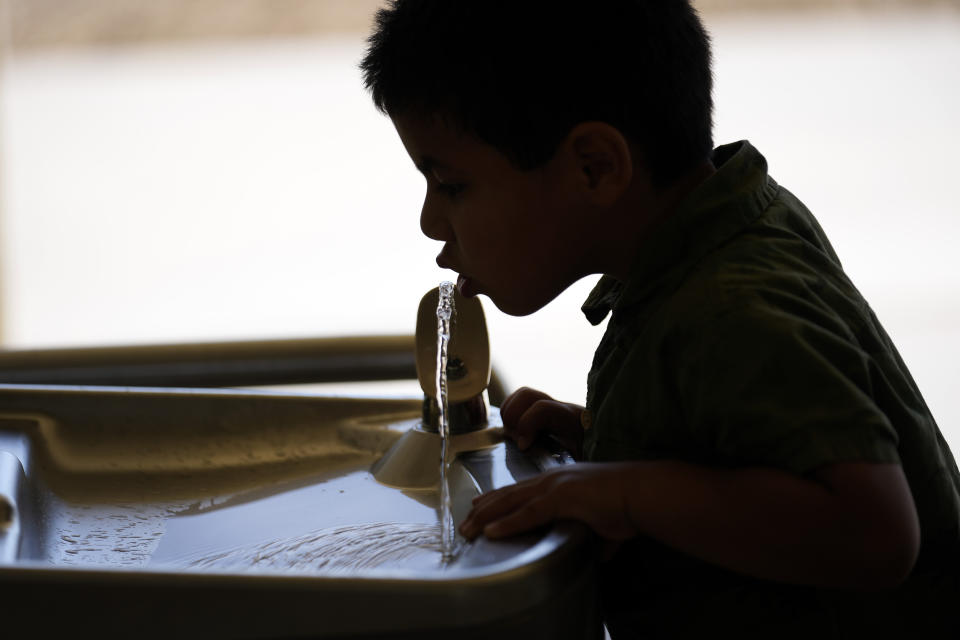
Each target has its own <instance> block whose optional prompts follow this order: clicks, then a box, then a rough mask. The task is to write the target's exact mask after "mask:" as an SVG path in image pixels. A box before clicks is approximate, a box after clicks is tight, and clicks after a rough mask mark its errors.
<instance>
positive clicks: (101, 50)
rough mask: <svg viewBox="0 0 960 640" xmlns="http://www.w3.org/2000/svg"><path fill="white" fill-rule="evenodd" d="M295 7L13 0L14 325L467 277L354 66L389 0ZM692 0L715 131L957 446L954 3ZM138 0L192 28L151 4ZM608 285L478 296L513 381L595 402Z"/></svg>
mask: <svg viewBox="0 0 960 640" xmlns="http://www.w3.org/2000/svg"><path fill="white" fill-rule="evenodd" d="M3 1H4V0H0V3H2V2H3ZM31 2H33V4H30V3H31ZM111 2H112V5H111ZM219 4H220V5H222V4H223V2H220V3H219ZM261 4H262V3H261ZM295 4H296V5H297V6H298V7H300V10H301V11H307V10H309V11H313V12H314V13H315V14H316V15H315V16H314V19H315V20H316V23H317V24H316V25H315V26H316V28H314V29H306V28H303V27H298V29H299V30H298V29H292V28H289V27H284V26H283V25H279V26H277V25H270V27H271V28H269V29H268V28H266V27H264V28H263V29H262V30H260V31H258V30H257V29H250V28H249V24H250V21H249V20H248V21H247V22H245V23H244V22H243V20H242V19H241V18H237V24H240V23H243V24H245V25H247V26H246V27H244V29H246V30H244V29H240V28H239V27H238V29H237V31H238V32H243V33H242V34H241V35H242V37H238V36H237V34H229V33H219V32H218V33H215V34H213V35H215V36H216V37H204V34H203V33H193V32H190V33H186V32H184V29H183V25H184V24H187V25H197V24H202V21H199V22H198V20H197V19H194V18H191V19H190V20H186V19H184V20H180V21H179V22H178V21H177V20H176V19H175V18H177V16H179V15H180V14H178V13H177V12H178V11H179V12H183V11H186V10H187V9H185V7H187V6H189V7H192V8H193V9H192V10H198V9H197V7H200V8H201V9H202V8H203V7H209V8H210V10H211V11H214V10H215V9H216V6H218V3H217V2H213V1H211V0H205V1H204V2H195V3H194V4H190V3H185V2H181V1H168V2H166V3H163V2H159V3H153V4H152V5H151V4H150V3H145V2H142V1H136V0H83V1H80V0H77V1H74V2H66V1H64V0H42V1H41V0H6V4H4V5H3V7H4V9H5V15H6V16H7V18H8V20H7V27H8V28H7V32H6V37H5V38H4V40H3V44H4V45H5V52H6V57H5V64H4V66H3V73H2V76H0V232H2V238H0V242H2V244H0V283H2V295H0V319H2V332H0V341H2V344H3V345H4V346H6V347H17V348H22V347H41V346H73V345H106V344H130V343H144V342H173V341H197V340H226V339H246V338H251V339H253V338H283V337H313V336H325V335H346V334H368V333H412V331H413V326H414V317H415V313H416V307H417V303H418V301H419V299H420V297H421V295H422V294H423V293H424V292H425V291H426V290H427V289H429V288H431V287H433V286H435V285H436V284H437V282H439V281H440V280H441V279H448V278H450V277H451V274H449V273H444V272H441V271H440V270H439V269H438V268H437V267H436V266H435V265H434V262H433V258H434V256H435V255H436V253H437V251H438V250H439V246H437V244H436V243H434V242H432V241H429V240H427V239H425V238H423V237H422V236H421V235H420V232H419V228H418V214H419V205H420V199H421V197H422V191H423V188H424V185H423V181H422V178H421V177H420V176H419V174H418V173H417V172H416V170H415V169H414V168H413V167H412V165H411V163H410V161H409V159H408V158H407V157H406V155H405V153H404V150H403V148H402V147H401V146H400V143H399V141H398V140H397V138H396V136H395V134H394V132H393V129H392V127H391V125H390V123H389V121H388V120H387V119H385V118H384V117H383V116H381V115H380V114H378V113H377V112H375V110H374V109H373V107H372V106H371V104H370V100H369V98H368V96H367V95H366V94H365V93H364V91H363V89H362V87H361V83H360V75H359V72H358V71H357V68H356V65H357V62H358V60H359V59H360V57H361V55H362V53H363V45H364V42H363V39H364V33H365V26H364V25H366V24H368V22H369V16H370V12H371V10H372V6H373V5H374V4H376V3H374V2H356V3H354V4H350V5H347V4H345V3H343V2H341V3H339V4H338V3H336V2H334V1H333V0H328V1H324V0H313V2H310V1H309V0H300V1H299V2H298V3H295ZM699 4H701V5H702V6H703V7H704V9H705V12H704V19H705V22H706V25H707V27H708V29H709V30H710V31H711V32H712V34H713V38H714V55H715V77H716V104H717V111H716V140H717V142H718V143H722V142H729V141H733V140H738V139H742V138H748V139H750V140H751V141H752V142H753V143H754V144H755V145H756V146H757V147H758V148H759V149H760V150H761V151H762V152H763V153H764V154H765V155H766V157H767V159H768V161H769V164H770V168H771V173H772V175H773V176H774V177H775V178H776V179H777V180H778V182H780V183H781V184H783V185H784V186H786V187H787V188H789V189H790V190H791V191H793V192H794V193H795V194H797V195H798V196H799V197H800V198H801V199H802V200H803V201H804V202H805V203H806V204H807V205H808V206H809V207H810V208H811V209H812V210H813V211H814V213H815V214H816V215H817V216H818V217H819V219H820V221H821V223H822V224H823V226H824V228H825V229H826V231H827V233H828V235H829V236H830V237H831V239H832V241H833V243H834V246H835V247H836V249H837V251H838V252H839V254H840V256H841V259H842V260H843V261H844V264H845V266H846V268H847V270H848V272H849V273H850V274H851V276H852V277H853V279H854V281H855V282H856V283H857V284H858V286H859V287H860V289H861V290H862V291H863V293H864V294H865V296H866V297H867V299H868V300H870V301H871V303H872V305H873V307H874V309H875V310H876V312H877V314H878V315H879V316H880V318H881V320H882V321H883V322H884V324H885V326H886V328H887V330H888V331H889V333H890V334H891V335H892V337H893V338H894V340H895V342H896V343H897V344H898V345H899V347H900V350H901V353H902V355H903V356H904V358H905V360H906V361H907V363H908V365H909V366H910V367H911V370H912V372H913V374H914V377H915V378H916V380H917V381H918V383H919V385H920V387H921V389H922V390H923V391H924V394H925V396H926V398H927V400H928V403H929V405H930V406H931V408H932V410H933V412H934V415H935V416H936V417H937V419H938V422H939V423H940V426H941V429H942V430H943V431H944V433H945V434H946V436H947V438H948V440H950V441H952V443H953V447H954V449H955V450H958V449H960V400H958V399H957V395H958V391H960V258H958V257H957V250H956V249H957V235H958V232H960V204H958V201H957V197H956V187H955V186H954V185H955V184H956V183H957V182H956V180H955V174H956V173H957V170H958V168H960V160H958V159H957V155H956V154H957V149H960V123H958V116H957V114H960V73H958V70H960V10H958V5H957V3H955V2H946V3H936V2H931V3H904V2H899V3H898V2H892V3H891V2H860V3H851V2H841V1H837V2H821V3H812V4H816V5H825V6H820V7H819V8H817V9H809V7H808V8H807V9H806V10H799V9H789V8H787V9H783V8H777V9H772V8H770V6H764V5H765V3H763V2H756V1H755V2H747V3H746V5H748V6H747V8H743V7H739V6H738V7H735V8H730V4H731V3H723V2H720V1H717V2H701V3H699ZM732 4H738V5H739V4H744V3H732ZM766 4H767V5H769V4H777V5H780V4H791V3H789V2H786V3H784V2H778V3H766ZM805 4H807V5H809V4H811V3H805ZM84 5H86V6H87V7H88V9H89V11H87V12H86V13H84V11H82V8H83V7H84ZM105 5H106V6H107V8H106V9H104V6H105ZM113 5H116V6H113ZM148 5H149V6H150V7H152V8H151V11H153V12H154V14H153V15H155V16H156V15H158V14H157V13H156V12H157V11H162V10H163V11H167V13H166V14H159V15H161V17H164V18H165V19H169V20H168V22H171V23H172V24H175V25H176V24H180V27H181V28H180V31H179V32H176V33H174V35H172V36H170V37H166V38H165V37H163V34H162V33H160V35H158V34H157V33H154V32H151V31H150V29H148V28H147V26H149V24H147V25H146V26H144V25H145V24H146V23H145V22H142V21H141V22H137V20H136V19H134V18H135V17H136V15H139V14H136V11H135V9H137V10H146V9H144V8H145V7H147V6H148ZM247 5H249V6H251V7H252V6H254V5H256V2H246V3H235V4H233V5H231V6H232V7H234V8H236V7H242V6H247ZM288 5H289V6H293V4H290V3H288ZM271 6H273V7H276V6H278V5H276V4H274V5H271ZM336 6H339V7H341V9H343V7H350V8H351V11H352V13H351V12H349V11H348V12H347V13H349V16H348V17H345V16H347V14H342V15H341V14H337V13H336V11H332V9H331V7H336ZM158 7H159V9H158ZM304 7H306V9H305V8H304ZM724 7H726V8H724ZM68 8H69V11H68V10H67V9H68ZM78 8H79V9H78ZM41 10H47V11H48V13H47V14H46V15H39V17H38V15H37V12H40V11H41ZM97 11H99V12H101V13H102V14H103V15H106V16H107V17H111V16H112V17H113V18H115V20H113V22H111V23H110V25H111V28H112V29H113V31H112V32H110V33H112V34H113V35H114V36H115V35H116V34H117V33H119V34H121V35H122V36H123V37H106V36H104V35H103V33H101V32H98V31H97V28H98V27H96V25H97V24H100V23H99V22H97V20H100V21H101V22H103V20H102V16H101V17H100V18H97V16H98V15H100V14H98V13H97ZM110 11H113V12H114V13H112V14H111V13H110ZM309 11H308V12H309ZM344 11H346V9H344ZM31 12H34V13H31ZM104 12H106V13H104ZM358 12H359V13H360V14H362V15H359V17H358V15H357V14H358ZM270 15H282V12H281V13H280V14H278V12H277V11H272V13H271V14H270ZM131 16H134V18H131ZM95 18H96V19H95ZM301 18H302V16H301ZM58 19H59V20H62V21H63V24H60V23H57V20H58ZM305 20H306V19H305V18H303V19H300V20H299V22H296V21H291V23H293V22H296V24H298V25H302V24H304V21H305ZM71 21H72V22H71ZM338 21H339V22H338ZM223 22H224V21H223V20H213V19H211V20H210V21H209V23H210V24H211V25H222V24H223ZM306 23H307V24H309V20H307V21H306ZM71 24H72V25H73V26H75V27H76V28H74V29H73V30H71V29H70V27H71ZM90 24H93V25H94V26H93V27H91V26H90ZM37 25H41V26H42V27H43V29H45V31H43V29H40V27H39V26H37ZM58 25H59V27H60V31H57V27H58ZM130 25H133V27H136V28H132V27H131V28H127V27H129V26H130ZM337 25H340V26H342V27H343V28H333V27H334V26H337ZM358 25H359V26H358ZM31 28H34V29H36V30H37V33H40V32H41V31H42V33H40V35H36V33H33V32H31V31H30V29H31ZM218 28H219V27H218ZM84 29H88V30H91V29H92V30H93V32H94V34H93V35H92V36H90V35H85V33H86V32H84ZM138 29H139V31H138ZM211 29H213V27H211ZM160 31H162V29H161V30H160ZM173 31H176V29H173ZM188 31H189V30H188ZM200 31H202V30H200ZM31 33H33V35H32V36H31ZM51 33H52V34H53V35H51ZM78 33H79V35H77V34H78ZM108 35H109V34H108ZM141 36H142V37H141ZM594 281H595V278H591V279H588V280H587V281H583V282H581V283H578V284H577V285H575V286H574V287H573V288H571V289H570V290H569V291H568V292H567V293H565V294H564V295H563V296H561V297H560V298H559V299H558V300H557V301H556V302H554V303H553V304H552V305H550V306H549V307H547V308H546V309H545V310H543V311H542V312H539V313H537V314H535V315H534V316H531V317H528V318H519V319H517V318H509V317H506V316H504V315H503V314H501V313H500V312H498V311H497V310H496V309H495V308H494V307H493V305H491V304H489V303H488V302H487V304H485V307H486V310H487V314H488V319H489V324H490V333H491V343H492V349H493V355H494V361H495V363H496V365H497V366H498V367H499V369H500V370H501V371H502V373H503V375H504V377H505V378H506V381H507V383H508V386H516V385H520V384H526V385H531V386H537V387H540V388H542V389H544V390H546V391H547V392H549V393H552V394H554V395H556V396H558V397H562V398H565V399H569V400H574V401H581V402H582V400H583V397H584V392H585V377H586V372H587V369H588V368H589V363H590V358H591V356H592V352H593V348H594V346H595V344H596V342H597V341H598V340H599V337H600V335H601V332H602V327H599V328H594V327H590V326H589V325H588V324H587V323H586V321H585V320H583V318H582V316H581V315H580V313H579V306H580V303H581V302H582V299H583V298H584V297H585V296H586V294H587V292H588V291H589V288H590V286H591V285H592V284H593V282H594Z"/></svg>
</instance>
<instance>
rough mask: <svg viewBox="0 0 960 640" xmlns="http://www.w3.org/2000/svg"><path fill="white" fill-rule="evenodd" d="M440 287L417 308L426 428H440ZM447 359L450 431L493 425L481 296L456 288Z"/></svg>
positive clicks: (488, 364) (424, 426)
mask: <svg viewBox="0 0 960 640" xmlns="http://www.w3.org/2000/svg"><path fill="white" fill-rule="evenodd" d="M439 297H440V294H439V291H438V289H432V290H431V291H428V292H427V293H426V295H424V296H423V298H422V299H421V300H420V306H419V308H418V309H417V333H416V365H417V379H418V380H419V381H420V388H421V389H422V390H423V423H422V425H423V428H424V429H425V430H427V431H430V432H437V431H438V430H439V427H440V425H439V416H440V406H439V402H438V398H437V397H436V395H437V383H436V380H437V315H436V310H437V302H438V300H439ZM453 303H454V304H453V308H454V314H453V317H452V319H451V323H450V342H449V345H448V359H447V412H448V413H447V417H448V420H449V424H450V434H451V435H459V434H462V433H467V432H470V431H477V430H480V429H483V428H484V427H486V426H487V420H488V417H489V411H488V410H487V404H488V402H487V398H486V391H487V385H489V384H490V341H489V339H488V337H487V321H486V318H485V316H484V314H483V307H482V306H481V305H480V301H479V300H477V299H476V298H464V297H463V296H461V295H460V293H459V292H458V291H456V290H455V289H454V293H453Z"/></svg>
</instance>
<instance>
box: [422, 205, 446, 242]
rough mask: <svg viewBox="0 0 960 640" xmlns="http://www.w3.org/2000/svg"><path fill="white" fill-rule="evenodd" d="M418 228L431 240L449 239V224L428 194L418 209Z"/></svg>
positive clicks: (444, 240)
mask: <svg viewBox="0 0 960 640" xmlns="http://www.w3.org/2000/svg"><path fill="white" fill-rule="evenodd" d="M420 230H421V231H422V232H423V235H425V236H427V237H428V238H430V239H431V240H440V241H441V242H446V241H447V240H450V239H451V238H450V235H451V234H450V226H449V225H448V224H447V220H446V218H445V217H444V216H443V213H442V212H441V211H440V208H439V207H438V206H437V205H436V204H434V202H433V200H432V199H431V198H430V196H429V195H428V196H427V197H426V198H425V199H424V201H423V209H421V210H420Z"/></svg>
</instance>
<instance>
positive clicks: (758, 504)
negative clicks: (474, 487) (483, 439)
mask: <svg viewBox="0 0 960 640" xmlns="http://www.w3.org/2000/svg"><path fill="white" fill-rule="evenodd" d="M559 519H574V520H580V521H583V522H585V523H586V524H587V525H589V526H590V527H591V528H593V529H594V530H595V531H596V532H597V533H598V534H599V535H600V536H602V537H604V538H607V539H610V540H625V539H628V538H631V537H634V536H638V535H646V536H650V537H652V538H654V539H656V540H659V541H661V542H663V543H664V544H667V545H669V546H671V547H673V548H675V549H678V550H679V551H682V552H684V553H687V554H690V555H692V556H696V557H698V558H701V559H703V560H706V561H707V562H711V563H713V564H717V565H720V566H723V567H726V568H728V569H731V570H734V571H738V572H741V573H745V574H749V575H752V576H755V577H758V578H763V579H768V580H775V581H782V582H789V583H794V584H807V585H816V586H821V587H840V588H844V587H853V588H883V587H890V586H895V585H897V584H899V583H900V582H901V581H902V580H903V579H904V578H905V577H906V576H907V575H908V574H909V572H910V570H911V569H912V567H913V564H914V562H915V560H916V557H917V553H918V550H919V546H920V527H919V523H918V520H917V514H916V509H915V507H914V504H913V498H912V496H911V494H910V489H909V487H908V485H907V481H906V478H905V476H904V475H903V471H902V469H901V468H900V466H899V465H896V464H872V463H839V464H831V465H828V466H825V467H822V468H821V469H819V470H817V471H815V472H814V473H812V474H810V475H809V476H806V477H800V476H796V475H792V474H790V473H787V472H784V471H780V470H776V469H772V468H748V469H718V468H710V467H705V466H700V465H695V464H690V463H686V462H679V461H670V460H664V461H651V462H624V463H595V464H578V465H573V466H571V467H569V468H562V469H558V470H555V471H553V472H551V473H546V474H543V475H541V476H538V477H536V478H532V479H530V480H528V481H526V482H523V483H519V484H517V485H513V486H510V487H505V488H503V489H500V490H498V491H494V492H491V493H489V494H485V495H483V496H480V497H479V498H477V500H475V504H474V509H473V511H472V512H471V513H470V515H469V516H468V517H467V519H466V520H465V521H464V522H463V524H462V525H461V532H462V533H463V534H464V535H465V536H466V537H468V538H473V537H476V536H477V535H479V534H480V533H481V532H483V533H484V534H485V535H487V536H488V537H491V538H499V537H504V536H509V535H512V534H515V533H519V532H521V531H526V530H529V529H532V528H534V527H537V526H540V525H542V524H545V523H547V522H551V521H554V520H559Z"/></svg>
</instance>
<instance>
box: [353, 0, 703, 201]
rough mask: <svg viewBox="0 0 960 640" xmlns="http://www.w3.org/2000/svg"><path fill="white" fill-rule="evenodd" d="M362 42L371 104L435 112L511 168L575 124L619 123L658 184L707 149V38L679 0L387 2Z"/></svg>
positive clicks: (551, 145) (542, 158)
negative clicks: (489, 147) (502, 156)
mask: <svg viewBox="0 0 960 640" xmlns="http://www.w3.org/2000/svg"><path fill="white" fill-rule="evenodd" d="M368 42H369V48H368V50H367V54H366V56H365V57H364V59H363V62H362V63H361V65H360V66H361V69H362V70H363V73H364V83H365V85H366V87H367V89H369V90H370V91H371V93H372V95H373V101H374V103H375V104H376V106H377V108H378V109H380V110H381V111H383V112H384V113H387V114H389V115H391V116H397V115H400V114H403V113H404V112H407V111H408V110H416V111H420V112H422V113H423V114H424V115H432V116H439V117H442V118H445V119H446V121H447V122H450V123H453V124H455V125H456V126H459V127H460V128H462V129H463V130H464V131H467V132H469V133H472V134H474V135H476V136H477V137H478V138H480V139H481V140H483V141H484V142H486V143H488V144H490V145H492V146H494V147H495V148H497V149H498V150H499V151H500V152H501V153H504V154H505V155H506V156H507V157H508V158H509V159H510V160H511V162H512V163H513V164H514V165H515V166H516V167H518V168H519V169H524V170H526V169H533V168H535V167H538V166H541V165H542V164H544V163H546V162H547V161H548V160H549V159H550V157H551V156H552V155H553V153H554V152H555V151H556V149H557V146H558V145H559V144H560V143H561V142H562V141H563V139H564V137H566V135H567V134H568V133H569V132H570V130H571V129H572V128H573V127H574V126H575V125H577V124H578V123H580V122H586V121H602V122H606V123H608V124H610V125H612V126H614V127H616V128H617V129H618V130H620V132H621V133H622V134H623V135H624V136H625V137H626V138H627V139H628V140H629V141H630V142H631V143H633V144H634V145H636V146H637V147H638V148H639V149H640V151H641V154H642V156H643V159H644V161H645V163H646V165H647V167H648V169H649V170H650V171H651V173H652V175H653V178H654V181H655V182H656V183H657V184H658V185H660V186H662V185H665V184H668V183H669V182H671V181H672V180H673V179H675V178H677V177H679V176H680V175H682V174H683V173H684V172H685V171H688V170H689V169H691V168H692V167H694V166H696V165H698V164H700V163H702V162H704V161H705V160H707V159H708V158H709V156H710V152H711V150H712V147H713V140H712V108H713V102H712V99H711V87H712V78H711V72H710V43H709V38H708V36H707V34H706V32H705V30H704V28H703V25H702V24H701V22H700V19H699V17H698V16H697V13H696V11H695V10H694V9H693V7H692V6H691V5H690V3H689V1H688V0H580V1H573V0H391V2H390V3H389V5H388V6H387V7H386V8H383V9H380V11H379V12H378V13H377V16H376V23H375V28H374V31H373V34H372V35H371V36H370V38H369V41H368Z"/></svg>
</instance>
